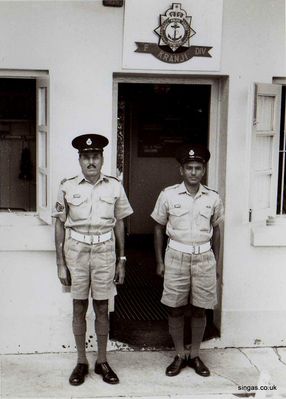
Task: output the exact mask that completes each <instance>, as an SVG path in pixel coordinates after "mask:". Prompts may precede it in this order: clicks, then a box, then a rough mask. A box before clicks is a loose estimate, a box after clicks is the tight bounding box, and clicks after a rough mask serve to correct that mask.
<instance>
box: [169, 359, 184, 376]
mask: <svg viewBox="0 0 286 399" xmlns="http://www.w3.org/2000/svg"><path fill="white" fill-rule="evenodd" d="M186 365H187V362H186V359H185V358H182V357H180V356H179V355H176V356H175V358H174V360H173V361H172V363H171V364H170V365H169V366H168V367H167V368H166V375H167V376H168V377H174V376H175V375H178V374H179V373H180V371H181V370H182V368H184V367H186Z"/></svg>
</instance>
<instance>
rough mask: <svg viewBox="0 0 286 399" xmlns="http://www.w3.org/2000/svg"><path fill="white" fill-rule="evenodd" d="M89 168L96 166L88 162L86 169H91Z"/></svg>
mask: <svg viewBox="0 0 286 399" xmlns="http://www.w3.org/2000/svg"><path fill="white" fill-rule="evenodd" d="M91 168H94V169H96V166H95V165H93V164H90V165H88V167H87V169H91Z"/></svg>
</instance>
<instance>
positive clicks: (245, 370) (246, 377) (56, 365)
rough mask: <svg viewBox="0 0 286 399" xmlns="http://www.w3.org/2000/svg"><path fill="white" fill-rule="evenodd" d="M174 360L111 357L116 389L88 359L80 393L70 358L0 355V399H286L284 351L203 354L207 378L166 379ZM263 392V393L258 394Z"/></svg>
mask: <svg viewBox="0 0 286 399" xmlns="http://www.w3.org/2000/svg"><path fill="white" fill-rule="evenodd" d="M173 355H174V354H173V352H170V351H169V352H144V351H142V352H130V351H129V352H123V351H117V352H115V351H114V352H110V353H109V362H110V364H111V365H112V367H113V368H114V370H116V371H117V373H118V375H119V377H120V384H119V385H114V386H112V385H108V384H106V383H104V382H103V381H102V380H101V377H100V376H98V375H96V374H95V373H94V372H93V370H92V369H93V367H92V366H93V363H94V360H95V355H94V354H93V353H89V354H88V356H89V361H90V373H89V375H88V377H87V378H86V381H85V383H84V384H83V385H81V386H79V387H72V386H70V385H69V383H68V377H69V375H70V372H71V370H72V368H73V366H74V361H75V354H73V353H69V354H63V353H53V354H32V355H2V356H0V362H1V363H0V365H1V370H0V372H1V379H0V383H1V385H0V392H1V395H0V397H1V398H9V399H18V398H19V399H20V398H21V399H24V398H25V399H28V398H29V399H35V398H37V399H42V398H45V399H47V398H57V399H71V398H73V399H76V398H81V399H83V398H86V399H87V398H97V399H98V398H104V399H108V398H111V397H112V398H114V397H124V398H126V399H127V398H139V397H140V398H152V399H154V398H159V399H167V398H168V399H170V398H172V399H173V398H174V399H182V398H190V399H197V398H200V399H206V398H218V399H224V398H227V399H228V398H232V399H235V398H236V397H248V396H251V397H253V396H255V397H256V398H265V397H270V398H276V397H279V398H283V397H284V398H286V348H259V349H258V348H255V349H254V348H238V349H234V348H232V349H215V350H209V349H205V350H202V351H201V358H202V359H203V360H204V361H205V362H206V363H207V365H208V366H209V367H210V369H211V376H210V377H208V378H203V377H200V376H198V375H197V374H195V372H194V371H193V370H192V369H190V368H186V369H184V370H183V371H182V372H181V374H180V375H178V376H177V377H166V376H165V367H166V366H167V365H168V364H169V363H170V362H171V361H172V358H173ZM261 386H262V387H263V390H257V388H256V387H261ZM242 387H243V388H242Z"/></svg>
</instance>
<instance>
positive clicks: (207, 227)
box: [151, 182, 224, 245]
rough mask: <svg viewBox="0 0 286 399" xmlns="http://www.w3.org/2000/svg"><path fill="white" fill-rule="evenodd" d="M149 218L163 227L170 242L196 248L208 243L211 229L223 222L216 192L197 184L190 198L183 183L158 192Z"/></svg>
mask: <svg viewBox="0 0 286 399" xmlns="http://www.w3.org/2000/svg"><path fill="white" fill-rule="evenodd" d="M151 217H152V218H153V219H154V220H155V221H156V222H157V223H159V224H162V225H166V234H167V235H168V236H169V237H170V238H171V239H172V240H175V241H178V242H181V243H183V244H188V245H195V244H202V243H205V242H208V241H209V240H210V239H211V237H212V234H213V227H215V226H217V225H219V224H220V223H221V222H222V221H223V218H224V210H223V204H222V201H221V199H220V197H219V195H218V193H217V192H216V191H214V190H211V189H210V188H208V187H206V186H203V185H202V184H200V187H199V190H198V192H197V193H196V195H195V197H192V196H191V195H190V193H189V192H188V190H187V188H186V186H185V184H184V182H183V183H181V184H176V185H174V186H171V187H167V188H165V189H164V190H163V191H161V193H160V195H159V197H158V199H157V202H156V205H155V208H154V210H153V212H152V214H151Z"/></svg>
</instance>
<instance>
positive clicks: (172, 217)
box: [169, 208, 190, 230]
mask: <svg viewBox="0 0 286 399" xmlns="http://www.w3.org/2000/svg"><path fill="white" fill-rule="evenodd" d="M169 222H170V224H171V227H172V228H173V229H174V230H176V229H177V230H186V229H188V228H189V226H190V217H189V210H188V209H185V208H171V209H169Z"/></svg>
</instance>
